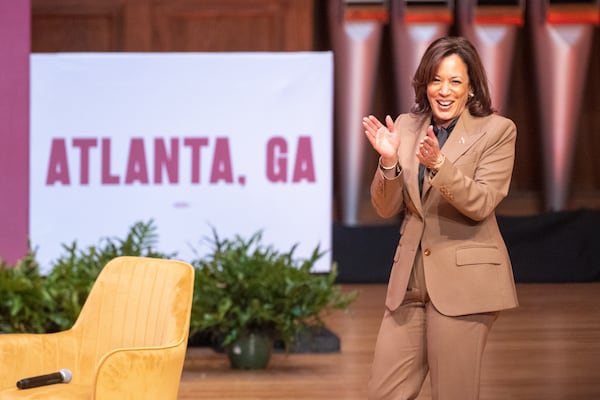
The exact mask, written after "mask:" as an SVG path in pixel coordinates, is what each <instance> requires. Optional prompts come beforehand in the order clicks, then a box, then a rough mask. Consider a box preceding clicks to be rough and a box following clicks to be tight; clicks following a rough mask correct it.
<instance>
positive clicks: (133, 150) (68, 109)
mask: <svg viewBox="0 0 600 400" xmlns="http://www.w3.org/2000/svg"><path fill="white" fill-rule="evenodd" d="M332 106H333V57H332V54H331V53H330V52H322V53H162V54H156V53H72V54H70V53H62V54H33V55H32V56H31V137H30V145H31V150H30V157H31V158H30V185H31V188H30V189H31V190H30V230H29V232H30V238H31V246H32V247H33V248H35V249H37V254H38V259H39V261H40V262H41V264H42V267H44V266H45V265H49V263H50V262H51V261H52V260H54V259H56V257H58V256H59V255H60V254H63V252H64V250H63V249H62V246H61V245H62V244H71V243H72V242H73V241H75V240H76V241H77V243H78V246H79V247H85V246H88V245H96V244H98V243H99V242H100V239H102V238H106V237H111V238H115V237H117V238H123V237H124V236H125V234H126V233H127V231H128V229H129V228H130V227H131V226H132V225H133V224H134V223H135V222H138V221H141V222H146V221H149V220H150V219H153V220H154V224H155V226H156V227H157V233H158V234H159V246H158V250H160V251H163V252H166V253H172V252H176V253H177V258H179V259H182V260H186V261H191V260H193V259H196V258H198V255H202V254H205V253H206V251H208V250H209V245H210V243H209V242H207V240H206V238H210V237H211V236H212V227H214V228H215V229H216V231H217V233H218V234H219V236H220V237H221V238H230V237H233V236H234V235H237V234H239V235H242V236H244V237H249V236H250V235H252V234H253V233H255V232H257V231H259V230H262V231H263V243H264V244H266V245H267V244H268V245H271V244H272V245H273V246H274V247H275V248H276V249H278V250H281V251H287V250H289V249H291V247H292V246H293V245H295V244H298V249H297V250H296V253H295V254H296V256H297V257H298V258H304V257H307V256H308V255H309V254H310V253H311V251H312V250H313V249H314V248H315V247H316V246H317V245H320V246H321V249H322V250H325V251H327V254H326V256H324V257H323V258H322V259H321V260H320V262H319V264H318V265H317V266H316V269H315V270H316V271H319V272H326V271H329V270H330V266H331V265H330V264H331V222H332V217H331V207H332V201H331V200H332V199H331V197H332V151H333V150H332V135H333V134H332V130H333V127H332V125H333V123H332V119H333V118H332V117H333V111H332V110H333V109H332Z"/></svg>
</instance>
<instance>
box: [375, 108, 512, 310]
mask: <svg viewBox="0 0 600 400" xmlns="http://www.w3.org/2000/svg"><path fill="white" fill-rule="evenodd" d="M430 121H431V115H430V114H428V115H415V114H402V115H400V116H399V117H398V118H397V119H396V121H395V126H396V129H397V131H398V132H399V133H400V136H401V141H400V149H399V160H400V161H399V162H400V167H401V171H400V174H399V175H398V176H397V177H396V178H394V179H388V178H386V177H385V176H384V173H383V171H382V170H381V169H380V168H377V171H376V172H375V176H374V178H373V181H372V184H371V202H372V204H373V206H374V207H375V210H376V211H377V213H378V214H379V215H380V216H382V217H384V218H389V217H392V216H396V215H398V214H399V213H404V218H403V221H402V225H401V228H400V234H401V236H400V241H399V243H398V247H397V249H396V253H395V255H394V264H393V267H392V271H391V274H390V279H389V283H388V292H387V296H386V306H387V307H388V308H389V309H390V310H395V309H396V308H397V307H398V306H400V304H402V302H403V300H404V296H405V293H406V289H407V284H408V281H409V278H410V273H411V270H412V266H413V263H414V259H415V255H416V252H417V251H420V252H421V253H422V258H423V267H424V272H425V282H426V285H427V291H428V294H429V297H430V299H431V301H432V303H433V305H434V306H435V307H436V308H437V309H438V311H440V312H441V313H443V314H445V315H449V316H457V315H466V314H473V313H481V312H488V311H497V310H502V309H507V308H513V307H516V306H517V305H518V301H517V295H516V291H515V284H514V278H513V273H512V267H511V263H510V259H509V255H508V251H507V249H506V246H505V244H504V240H503V239H502V236H501V234H500V230H499V228H498V224H497V222H496V215H495V209H496V206H498V204H499V203H500V202H501V201H502V199H504V197H506V195H507V194H508V189H509V185H510V180H511V175H512V169H513V164H514V156H515V141H516V134H517V131H516V127H515V125H514V123H513V122H512V121H511V120H509V119H507V118H504V117H501V116H499V115H495V114H493V115H490V116H487V117H483V118H477V117H473V116H472V115H471V114H470V113H469V112H468V111H464V112H463V113H462V115H461V116H460V118H459V120H458V121H457V124H456V126H455V127H454V130H453V131H452V133H451V134H450V136H449V138H448V140H447V142H446V144H445V145H444V147H443V149H442V153H443V154H444V155H445V156H446V160H445V162H444V163H443V164H442V166H441V167H440V169H439V171H438V173H437V174H436V175H435V176H433V177H431V176H430V175H429V174H428V173H427V172H426V174H425V175H426V176H425V179H424V184H423V193H422V195H420V194H419V184H418V171H419V161H418V159H417V157H416V155H415V154H416V152H417V147H418V145H419V141H420V140H421V139H422V138H423V137H424V136H425V135H426V133H427V127H428V126H429V125H430Z"/></svg>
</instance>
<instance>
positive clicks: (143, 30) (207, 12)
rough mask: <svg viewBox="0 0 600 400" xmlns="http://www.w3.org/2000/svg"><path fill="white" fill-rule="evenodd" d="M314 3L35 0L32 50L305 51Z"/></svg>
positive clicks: (295, 0)
mask: <svg viewBox="0 0 600 400" xmlns="http://www.w3.org/2000/svg"><path fill="white" fill-rule="evenodd" d="M313 11H314V7H313V0H85V1H75V0H32V51H33V52H56V51H310V50H312V48H313V26H312V21H313Z"/></svg>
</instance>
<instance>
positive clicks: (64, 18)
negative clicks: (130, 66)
mask: <svg viewBox="0 0 600 400" xmlns="http://www.w3.org/2000/svg"><path fill="white" fill-rule="evenodd" d="M120 3H121V2H120V1H110V0H106V1H97V2H90V1H85V2H76V1H72V0H69V1H67V0H55V1H48V0H44V1H41V0H37V1H36V0H33V1H32V18H31V51H32V52H56V51H119V50H122V48H123V29H122V28H123V7H122V4H120Z"/></svg>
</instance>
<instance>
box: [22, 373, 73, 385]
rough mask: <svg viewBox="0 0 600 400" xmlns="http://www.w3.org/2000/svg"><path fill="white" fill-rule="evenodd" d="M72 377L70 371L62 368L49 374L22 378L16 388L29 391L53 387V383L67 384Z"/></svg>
mask: <svg viewBox="0 0 600 400" xmlns="http://www.w3.org/2000/svg"><path fill="white" fill-rule="evenodd" d="M72 377H73V374H72V373H71V370H69V369H68V368H62V369H61V370H60V371H58V372H53V373H51V374H46V375H39V376H32V377H30V378H23V379H21V380H19V381H17V387H18V388H19V389H31V388H34V387H38V386H46V385H54V384H55V383H69V382H71V378H72Z"/></svg>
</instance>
